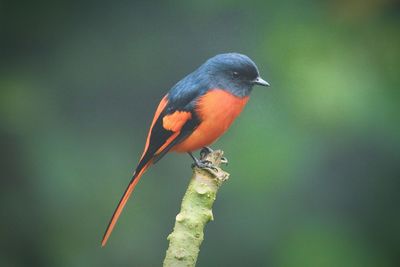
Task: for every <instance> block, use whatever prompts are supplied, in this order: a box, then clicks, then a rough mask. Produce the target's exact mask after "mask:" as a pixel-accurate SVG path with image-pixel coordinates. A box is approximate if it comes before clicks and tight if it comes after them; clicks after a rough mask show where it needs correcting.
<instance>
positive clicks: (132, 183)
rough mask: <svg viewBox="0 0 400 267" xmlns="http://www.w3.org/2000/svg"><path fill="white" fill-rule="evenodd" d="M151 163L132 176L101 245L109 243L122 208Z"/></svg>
mask: <svg viewBox="0 0 400 267" xmlns="http://www.w3.org/2000/svg"><path fill="white" fill-rule="evenodd" d="M150 165H151V161H149V162H147V163H146V164H145V165H144V166H143V167H142V168H141V169H139V170H137V171H136V172H135V174H134V175H133V177H132V180H131V181H130V183H129V185H128V187H127V188H126V190H125V192H124V194H123V195H122V198H121V200H120V201H119V203H118V206H117V208H116V209H115V211H114V214H113V216H112V217H111V220H110V222H109V223H108V226H107V229H106V232H105V233H104V236H103V240H102V241H101V246H102V247H104V246H105V245H106V243H107V240H108V238H109V237H110V235H111V232H112V230H113V229H114V227H115V224H116V223H117V221H118V218H119V216H120V215H121V212H122V210H123V209H124V207H125V204H126V202H127V201H128V199H129V197H130V196H131V194H132V192H133V189H135V186H136V184H137V183H138V182H139V180H140V178H141V177H142V175H143V173H145V172H146V170H147V169H148V168H149V166H150Z"/></svg>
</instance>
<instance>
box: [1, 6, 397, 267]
mask: <svg viewBox="0 0 400 267" xmlns="http://www.w3.org/2000/svg"><path fill="white" fill-rule="evenodd" d="M215 2H218V3H215ZM0 32H1V37H0V38H1V40H0V41H1V42H0V89H1V90H0V103H1V104H0V120H1V124H0V127H1V128H0V137H1V138H0V142H1V151H2V153H1V155H2V157H1V162H2V164H1V165H2V168H1V170H2V174H1V180H0V212H1V221H0V245H1V249H0V266H160V264H161V262H162V259H163V257H164V253H165V249H166V247H167V241H166V237H167V235H168V233H169V232H170V231H171V229H172V226H173V222H174V216H175V214H176V213H177V211H178V209H179V203H180V199H181V197H182V195H183V192H184V190H185V188H186V186H187V184H188V178H189V177H190V175H191V170H190V164H191V161H190V159H189V157H187V156H186V155H177V154H173V155H169V156H167V157H165V159H163V160H162V161H160V162H159V164H157V165H156V166H155V167H154V168H153V169H151V170H150V171H149V172H148V173H147V174H146V175H145V177H144V178H143V180H142V181H141V182H140V184H139V186H138V187H137V190H136V191H135V193H134V195H133V197H132V199H131V201H130V202H129V204H128V205H127V208H126V210H125V212H124V213H123V215H122V217H121V220H120V221H119V224H118V226H117V227H116V229H115V231H114V233H113V235H112V237H111V239H110V242H109V244H108V246H107V247H106V248H105V249H101V248H100V239H101V236H102V234H103V231H104V228H105V226H106V224H107V222H108V219H109V217H110V215H111V214H112V211H113V209H114V207H115V205H116V203H117V201H118V200H119V197H120V195H121V194H122V192H123V190H124V188H125V186H126V184H127V183H128V180H129V178H130V174H131V172H132V170H133V168H134V167H135V164H136V162H137V160H138V157H139V156H140V154H141V150H142V148H143V146H144V140H145V136H146V131H147V129H148V126H149V123H150V120H151V118H152V115H153V112H154V109H155V106H156V105H157V103H158V101H159V100H160V99H161V97H162V96H163V94H164V93H165V92H166V91H167V90H168V89H169V88H170V87H171V86H172V85H173V84H174V83H175V82H177V81H178V80H179V79H181V78H182V77H183V76H184V75H185V74H187V73H188V72H190V71H191V70H193V69H194V68H196V67H197V66H198V65H199V64H201V63H202V62H203V61H204V60H206V59H207V58H209V57H211V56H213V55H215V54H217V53H221V52H227V51H237V52H242V53H245V54H247V55H249V56H250V57H251V58H253V59H254V60H255V61H256V63H257V64H258V66H259V68H260V72H261V74H262V76H263V77H264V78H265V79H267V80H268V81H269V82H270V83H271V84H272V87H271V88H267V89H265V88H261V87H260V88H258V87H257V88H255V89H254V91H253V95H252V99H251V101H250V102H249V104H248V106H247V107H246V109H245V111H244V112H243V114H242V115H241V117H240V118H239V119H238V120H237V121H236V122H235V124H234V125H233V127H232V128H231V129H230V131H229V132H228V133H227V134H226V135H225V136H224V137H223V138H221V139H220V141H218V142H217V143H216V144H215V145H214V147H216V148H222V149H224V150H225V152H226V155H227V156H228V158H229V160H230V165H229V166H228V167H227V168H226V169H227V170H228V171H229V172H230V173H231V179H230V181H229V182H228V183H226V184H225V186H224V188H222V190H221V191H220V193H219V196H218V200H217V202H216V205H215V209H214V215H215V221H214V222H212V223H210V224H209V225H208V227H207V230H206V239H205V241H204V243H203V246H202V250H201V253H200V257H199V261H198V265H199V266H275V267H280V266H282V267H287V266H296V267H299V266H305V267H309V266H324V267H326V266H328V267H329V266H341V267H346V266H349V267H350V266H367V267H386V266H398V264H399V262H400V258H399V255H400V251H399V248H400V247H399V243H400V213H399V202H400V195H399V188H400V183H399V177H400V167H399V164H400V155H399V154H400V147H399V146H400V140H399V139H400V135H399V131H400V127H399V113H400V105H399V96H400V93H399V92H400V91H399V88H400V75H399V69H400V53H399V48H400V6H399V4H398V3H396V1H394V0H393V1H390V0H386V1H378V0H370V1H361V0H341V1H333V0H332V1H311V0H301V1H285V0H279V1H276V0H272V1H255V2H249V1H160V2H159V3H155V2H150V1H140V2H135V1H113V2H106V1H85V2H83V1H3V2H2V3H1V4H0Z"/></svg>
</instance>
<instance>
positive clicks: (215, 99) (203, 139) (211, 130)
mask: <svg viewBox="0 0 400 267" xmlns="http://www.w3.org/2000/svg"><path fill="white" fill-rule="evenodd" d="M248 100H249V97H248V96H246V97H238V96H235V95H233V94H231V93H229V92H227V91H224V90H221V89H214V90H210V91H209V92H208V93H206V94H205V95H204V96H202V97H201V98H200V99H199V100H198V102H197V105H196V113H197V115H198V116H199V118H200V120H201V123H200V125H199V126H198V127H197V128H196V130H194V132H193V133H192V134H191V135H190V136H189V137H188V138H186V139H185V140H184V141H183V142H182V143H179V144H178V145H176V146H175V147H173V148H172V150H175V151H178V152H189V151H194V150H197V149H200V148H202V147H204V146H208V145H210V144H212V143H213V142H215V141H216V140H217V139H218V138H219V137H220V136H221V135H222V134H224V133H225V131H226V130H227V129H228V128H229V126H230V125H231V124H232V122H233V121H234V120H235V119H236V117H237V116H238V115H239V114H240V112H241V111H242V110H243V108H244V106H245V105H246V103H247V101H248Z"/></svg>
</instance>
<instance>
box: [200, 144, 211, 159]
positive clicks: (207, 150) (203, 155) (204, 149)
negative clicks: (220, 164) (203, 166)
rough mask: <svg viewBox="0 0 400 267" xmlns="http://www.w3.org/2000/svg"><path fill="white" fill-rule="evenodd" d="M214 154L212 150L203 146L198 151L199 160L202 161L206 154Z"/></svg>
mask: <svg viewBox="0 0 400 267" xmlns="http://www.w3.org/2000/svg"><path fill="white" fill-rule="evenodd" d="M212 152H214V150H212V148H210V147H208V146H205V147H203V148H202V149H201V150H200V159H204V158H205V157H206V156H207V155H208V154H210V153H212Z"/></svg>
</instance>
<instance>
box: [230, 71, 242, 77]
mask: <svg viewBox="0 0 400 267" xmlns="http://www.w3.org/2000/svg"><path fill="white" fill-rule="evenodd" d="M239 76H240V74H239V72H237V71H234V72H232V77H233V78H235V79H236V78H239Z"/></svg>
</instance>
